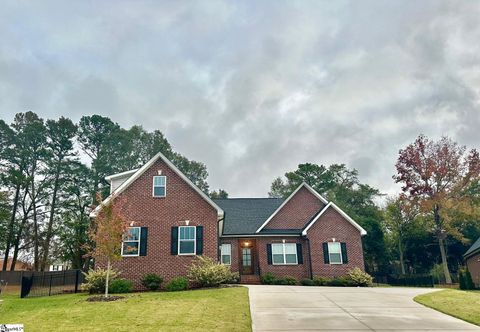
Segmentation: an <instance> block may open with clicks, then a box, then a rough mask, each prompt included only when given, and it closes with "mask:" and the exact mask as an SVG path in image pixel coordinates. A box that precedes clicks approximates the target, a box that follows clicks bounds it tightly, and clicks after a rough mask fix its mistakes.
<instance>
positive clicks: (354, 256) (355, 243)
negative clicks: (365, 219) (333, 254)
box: [307, 207, 365, 277]
mask: <svg viewBox="0 0 480 332" xmlns="http://www.w3.org/2000/svg"><path fill="white" fill-rule="evenodd" d="M307 237H308V238H309V239H310V248H311V251H312V253H311V257H312V270H313V275H314V276H322V277H336V276H341V275H344V274H345V273H346V272H347V271H348V270H350V269H352V268H354V267H359V268H361V269H362V270H364V268H365V265H364V261H363V249H362V239H361V235H360V231H359V230H358V229H356V228H355V227H354V226H353V225H352V224H350V223H349V222H348V221H347V220H346V219H345V218H343V217H342V216H341V215H340V213H338V212H337V211H336V210H335V209H334V208H332V207H331V208H329V209H328V210H327V211H325V213H324V214H323V215H322V216H321V217H320V219H318V220H317V222H316V223H315V224H314V225H313V226H312V227H311V228H310V229H309V230H308V232H307ZM332 238H335V241H337V242H345V243H346V244H347V255H348V264H342V265H334V264H332V265H330V264H325V263H324V258H323V246H322V244H323V243H324V242H329V241H332Z"/></svg>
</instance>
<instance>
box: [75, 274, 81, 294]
mask: <svg viewBox="0 0 480 332" xmlns="http://www.w3.org/2000/svg"><path fill="white" fill-rule="evenodd" d="M79 274H80V270H75V293H77V292H78V279H79Z"/></svg>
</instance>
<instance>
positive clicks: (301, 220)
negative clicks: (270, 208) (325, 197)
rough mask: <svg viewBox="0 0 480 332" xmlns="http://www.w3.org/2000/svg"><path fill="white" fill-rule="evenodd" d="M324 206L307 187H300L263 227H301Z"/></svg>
mask: <svg viewBox="0 0 480 332" xmlns="http://www.w3.org/2000/svg"><path fill="white" fill-rule="evenodd" d="M324 206H325V204H323V203H322V202H321V201H320V200H319V199H318V198H317V197H316V196H315V195H313V194H312V193H311V192H310V191H309V190H308V189H307V188H305V187H302V188H300V190H299V191H297V193H296V194H295V196H293V197H292V198H291V199H290V200H289V201H288V202H287V204H285V205H284V206H283V207H282V209H281V210H280V211H279V212H278V213H277V214H276V215H275V216H274V217H273V218H272V220H270V221H269V223H268V224H267V225H266V226H265V229H301V228H303V227H304V226H305V224H306V223H307V222H308V221H309V220H310V219H311V218H312V216H313V215H314V214H315V213H316V212H318V211H319V210H320V209H321V208H323V207H324Z"/></svg>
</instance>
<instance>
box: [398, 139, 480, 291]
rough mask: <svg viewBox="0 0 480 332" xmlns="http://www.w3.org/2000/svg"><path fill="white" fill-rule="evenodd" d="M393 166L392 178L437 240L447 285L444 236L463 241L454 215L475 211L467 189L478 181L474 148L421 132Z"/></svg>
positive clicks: (478, 159) (479, 170)
mask: <svg viewBox="0 0 480 332" xmlns="http://www.w3.org/2000/svg"><path fill="white" fill-rule="evenodd" d="M396 169H397V174H396V175H394V176H393V178H394V180H395V181H396V182H397V183H401V184H402V190H403V192H404V194H405V195H406V197H408V198H409V199H411V200H412V201H413V202H415V203H416V204H417V206H418V207H419V209H420V211H421V212H422V213H423V214H424V216H425V217H426V218H425V220H426V223H427V226H428V227H429V230H430V231H431V232H433V234H434V236H435V237H436V239H437V241H438V246H439V249H440V255H441V259H442V265H443V271H444V274H445V281H446V282H447V283H448V284H450V283H451V282H452V279H451V276H450V272H449V268H448V263H447V253H446V238H447V237H448V236H452V237H453V238H456V239H458V240H460V241H464V240H465V239H464V238H463V235H462V233H461V232H460V230H459V229H458V227H456V223H455V218H457V217H458V216H459V215H461V216H465V215H474V214H475V205H474V204H473V202H472V195H470V194H469V191H470V190H471V189H472V187H474V186H476V184H477V183H478V180H479V175H480V157H479V153H478V151H476V150H475V149H472V150H470V151H467V150H466V147H465V146H460V145H458V144H457V143H456V142H454V141H452V140H451V139H450V138H448V137H442V138H441V139H440V140H438V141H433V140H430V139H428V138H427V137H426V136H423V135H420V136H419V137H418V138H417V139H416V140H415V142H413V143H412V144H410V145H408V146H407V147H406V148H404V149H402V150H400V152H399V157H398V160H397V163H396Z"/></svg>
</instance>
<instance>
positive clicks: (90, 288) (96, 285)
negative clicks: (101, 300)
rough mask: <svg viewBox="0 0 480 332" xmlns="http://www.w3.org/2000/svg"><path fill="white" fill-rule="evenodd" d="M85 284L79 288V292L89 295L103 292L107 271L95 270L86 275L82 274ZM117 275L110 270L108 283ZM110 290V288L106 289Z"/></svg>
mask: <svg viewBox="0 0 480 332" xmlns="http://www.w3.org/2000/svg"><path fill="white" fill-rule="evenodd" d="M84 275H85V282H84V283H83V284H82V285H81V286H80V288H81V290H83V291H86V292H89V293H90V294H99V293H103V292H105V283H106V280H107V270H104V269H96V270H89V271H88V273H84ZM118 275H119V273H118V272H117V271H115V270H113V269H110V277H109V282H113V281H114V280H115V279H116V278H117V277H118ZM108 288H109V289H110V287H108Z"/></svg>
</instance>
